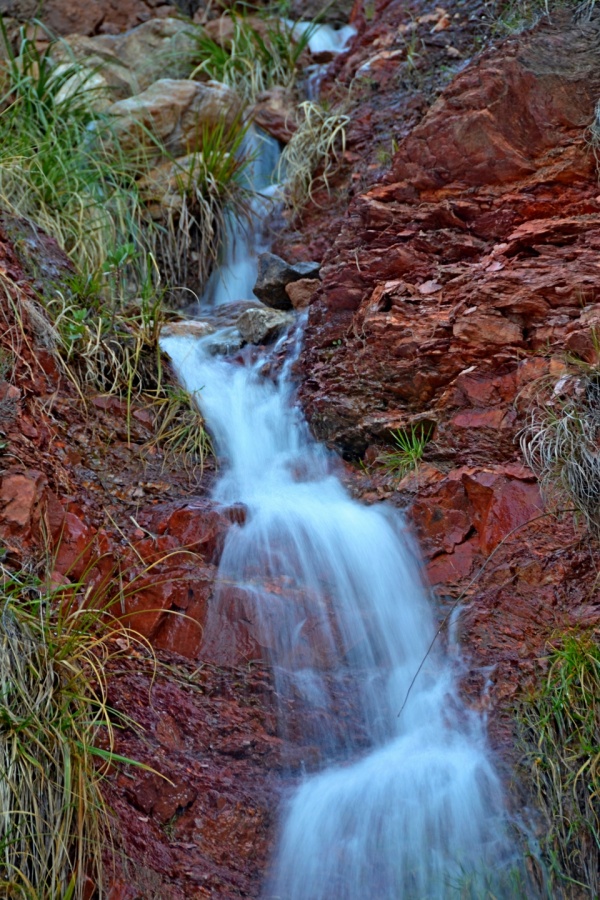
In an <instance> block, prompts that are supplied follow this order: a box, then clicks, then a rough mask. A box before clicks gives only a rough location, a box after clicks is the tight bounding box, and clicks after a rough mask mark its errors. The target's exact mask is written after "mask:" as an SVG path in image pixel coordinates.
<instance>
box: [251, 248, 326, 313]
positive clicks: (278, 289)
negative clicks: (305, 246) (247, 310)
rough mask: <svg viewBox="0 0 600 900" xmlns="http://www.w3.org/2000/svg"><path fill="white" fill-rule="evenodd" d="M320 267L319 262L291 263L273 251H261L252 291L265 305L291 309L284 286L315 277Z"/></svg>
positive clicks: (290, 302)
mask: <svg viewBox="0 0 600 900" xmlns="http://www.w3.org/2000/svg"><path fill="white" fill-rule="evenodd" d="M320 268H321V266H320V263H317V262H299V263H293V264H292V263H287V262H286V261H285V260H284V259H282V258H281V257H280V256H277V255H276V254H275V253H261V254H260V256H259V257H258V276H257V279H256V284H255V285H254V293H255V294H256V296H257V297H258V299H259V300H262V302H263V303H264V304H265V305H266V306H270V307H272V308H273V309H284V310H286V309H291V308H292V301H291V299H290V297H289V296H288V294H287V292H286V286H287V285H288V284H290V283H291V282H293V281H300V279H306V278H314V279H316V278H317V277H318V275H319V269H320Z"/></svg>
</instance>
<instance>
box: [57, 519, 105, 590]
mask: <svg viewBox="0 0 600 900" xmlns="http://www.w3.org/2000/svg"><path fill="white" fill-rule="evenodd" d="M95 534H96V530H95V529H94V528H90V527H89V525H86V523H85V522H83V521H82V520H81V519H80V518H79V517H78V516H76V515H74V514H73V513H71V512H68V513H66V515H65V517H64V519H63V521H62V523H61V525H60V528H59V529H58V530H57V531H56V532H55V533H54V534H53V538H54V541H55V547H56V549H55V557H54V567H55V569H56V571H57V572H60V573H61V574H62V575H64V576H66V577H67V578H68V579H69V580H70V581H79V580H80V579H81V578H82V577H84V576H85V575H86V573H87V570H88V568H89V565H90V561H91V559H92V556H93V555H94V550H95V547H94V546H93V541H94V536H95Z"/></svg>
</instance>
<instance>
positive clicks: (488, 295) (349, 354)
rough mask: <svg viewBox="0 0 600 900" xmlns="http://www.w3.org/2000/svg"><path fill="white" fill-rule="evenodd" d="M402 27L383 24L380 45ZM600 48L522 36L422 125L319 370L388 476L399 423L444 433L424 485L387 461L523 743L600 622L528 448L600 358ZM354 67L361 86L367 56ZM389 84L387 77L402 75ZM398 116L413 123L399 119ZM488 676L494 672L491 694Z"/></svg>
mask: <svg viewBox="0 0 600 900" xmlns="http://www.w3.org/2000/svg"><path fill="white" fill-rule="evenodd" d="M387 10H388V12H389V15H391V11H390V10H391V7H388V8H387ZM388 12H386V15H387V14H388ZM388 26H389V21H388ZM378 28H379V30H378ZM382 28H383V26H378V25H377V24H374V25H373V26H372V32H373V34H374V35H375V37H376V39H381V40H384V38H385V35H384V34H383V31H382ZM368 33H369V30H368V27H367V31H366V32H365V33H364V34H363V37H362V46H363V51H362V56H361V55H360V54H359V53H358V51H357V53H356V58H357V65H358V64H360V65H362V64H364V61H365V59H367V60H368V53H369V43H368V38H367V35H368ZM390 34H391V32H390ZM599 35H600V19H599V18H593V19H592V20H591V21H590V22H588V23H584V24H577V25H575V26H574V25H572V24H571V23H570V22H569V21H568V18H565V19H564V20H561V21H560V22H558V21H557V22H556V23H555V24H550V23H548V22H546V23H542V24H540V25H538V26H537V27H536V28H535V29H533V30H531V31H529V32H527V33H525V34H521V35H519V36H518V37H517V36H513V37H512V38H509V39H508V40H506V41H505V42H503V44H502V45H500V46H497V47H492V48H490V49H488V50H486V51H485V52H484V53H483V54H482V55H480V56H479V57H476V58H475V60H474V61H473V62H472V63H471V64H470V65H469V66H467V67H465V68H464V69H463V70H462V71H461V72H460V74H458V75H457V77H456V78H455V79H454V80H453V81H452V83H451V84H450V86H449V87H448V88H447V89H446V90H445V91H444V93H442V94H441V96H440V97H439V99H438V100H437V101H436V102H435V103H434V104H433V106H432V107H431V109H430V110H429V112H427V114H426V115H425V117H424V118H423V119H422V121H420V122H419V123H418V124H416V125H415V127H413V128H412V130H410V131H409V130H408V129H407V132H408V133H406V132H405V137H404V139H402V140H400V141H399V145H398V149H397V152H396V154H395V156H394V158H393V160H392V161H391V169H390V171H389V172H388V174H387V175H386V176H385V177H384V178H381V179H380V180H379V182H378V183H376V184H375V185H373V186H371V187H370V188H369V189H363V190H362V192H360V191H359V192H357V196H356V197H355V199H354V200H353V201H352V202H351V204H350V207H349V210H348V214H347V216H346V218H345V219H344V220H343V222H342V226H341V231H340V233H339V235H338V237H337V239H336V240H335V241H334V242H332V244H331V246H330V249H329V250H328V251H327V252H326V253H325V256H324V259H323V267H322V270H321V280H322V283H321V286H320V287H319V290H318V292H317V293H316V296H315V297H314V299H313V300H312V302H311V305H310V309H309V320H308V327H307V331H306V334H305V344H304V350H303V354H302V356H301V359H300V366H301V367H302V370H303V373H304V377H303V383H302V385H301V389H300V390H301V398H302V401H303V404H304V408H305V410H306V413H307V417H308V419H309V421H310V424H311V426H312V429H313V431H314V433H315V434H316V435H317V436H318V437H319V438H321V439H324V440H326V441H328V442H329V443H330V444H332V445H335V446H337V447H338V448H340V449H341V450H343V451H344V452H345V453H347V454H350V455H359V454H362V453H363V452H365V450H367V451H368V452H367V461H368V462H369V463H370V464H372V462H373V460H375V459H376V458H377V455H378V453H380V452H381V450H382V443H385V445H386V447H387V449H389V448H390V445H391V443H392V438H391V435H390V432H391V430H392V429H396V428H398V427H400V428H404V429H410V427H411V424H413V423H418V422H419V421H422V420H423V417H424V416H426V417H427V421H431V422H432V423H434V424H435V431H434V434H433V437H432V440H431V441H430V443H429V444H428V445H427V446H426V447H425V451H424V456H425V462H424V463H423V464H422V466H421V467H420V468H419V470H418V471H417V473H411V476H410V477H407V478H406V479H404V480H403V481H402V482H400V483H399V484H397V483H396V484H393V483H392V479H391V477H390V476H389V475H385V474H382V468H381V467H378V466H377V465H375V466H374V467H373V471H374V472H375V476H374V477H375V479H377V478H383V479H384V480H385V479H386V478H387V484H388V485H390V491H389V494H390V495H391V496H392V497H393V498H395V499H397V500H398V501H399V502H402V503H403V504H406V505H407V506H408V507H409V516H410V517H411V518H412V522H413V524H414V525H415V527H416V530H417V534H418V536H419V539H420V543H421V547H422V551H423V555H424V557H425V563H426V571H427V574H428V577H429V580H430V582H431V583H432V584H433V585H434V586H435V589H436V592H437V593H438V595H439V596H440V597H441V598H448V597H452V598H454V600H455V601H457V602H460V604H466V608H465V610H464V612H463V613H462V616H461V618H460V624H459V633H460V636H461V638H462V640H463V642H464V646H465V651H466V653H467V656H468V658H470V659H471V660H472V662H473V667H474V668H473V671H472V672H471V675H470V679H469V680H467V681H468V683H466V686H465V687H466V690H467V692H468V693H470V694H471V695H473V696H475V698H476V699H475V700H474V702H476V703H483V702H485V703H486V704H489V707H490V708H491V709H492V710H494V711H495V714H494V715H493V716H492V717H491V722H492V733H493V735H494V739H495V740H497V741H499V742H502V741H504V742H505V746H506V747H511V746H512V741H511V739H510V737H509V735H510V730H511V728H512V715H513V712H512V705H511V704H512V702H513V698H514V697H515V695H516V694H517V692H518V691H519V690H520V689H522V687H523V684H524V683H525V682H527V680H528V679H531V678H532V676H533V673H534V670H535V665H536V664H535V662H534V660H536V658H538V657H539V656H540V655H542V654H543V652H544V648H545V645H546V641H548V640H549V639H550V638H551V636H552V635H553V633H554V632H555V629H561V628H563V629H564V628H568V627H572V625H573V624H576V623H578V622H580V621H585V622H586V623H588V624H592V623H598V622H599V621H600V607H599V606H598V604H597V602H596V601H594V603H592V604H590V603H589V602H588V600H587V599H586V598H587V597H588V596H591V595H592V594H593V593H594V591H595V587H593V586H592V585H593V583H594V578H595V574H594V573H595V567H594V564H593V563H592V562H591V556H590V554H589V552H588V551H587V550H586V549H584V547H583V544H581V543H580V541H581V532H579V534H578V529H577V526H574V525H573V522H572V520H571V519H570V517H569V516H566V517H562V518H561V517H558V518H557V517H556V516H555V513H554V511H553V510H552V509H548V508H547V507H546V506H545V503H544V500H543V499H542V497H541V496H540V493H539V488H538V486H537V484H536V482H535V477H534V475H533V473H532V472H531V471H529V470H528V469H526V468H525V467H524V465H523V458H522V455H521V451H520V446H519V431H520V429H521V428H522V427H523V426H524V425H525V424H526V422H527V421H528V415H529V412H530V409H531V404H532V402H535V398H536V396H539V391H540V386H541V385H548V384H550V385H551V384H552V383H554V384H555V383H556V382H557V381H558V380H559V379H560V377H561V375H562V374H563V372H564V368H565V351H566V350H568V351H570V352H571V353H573V354H576V355H577V356H579V357H580V358H581V359H582V360H584V361H585V362H587V363H588V364H593V365H597V364H598V352H597V341H595V336H594V334H593V333H592V329H593V328H594V323H596V321H598V319H597V316H598V309H597V307H598V304H597V284H598V251H599V249H600V194H599V191H598V182H597V173H596V165H595V161H594V159H593V155H591V154H590V152H589V148H588V146H587V143H586V128H587V126H589V124H590V123H591V122H592V121H593V120H594V110H595V104H596V102H597V98H598V96H600V41H599ZM392 43H393V38H392V39H391V41H390V46H391V45H392ZM340 70H341V71H343V72H344V73H345V77H348V78H351V77H352V70H351V69H350V68H349V63H346V64H345V68H343V69H342V67H341V64H340ZM371 74H372V77H374V78H375V77H376V78H377V79H378V80H381V81H383V77H384V73H383V67H382V69H381V72H380V71H379V70H377V71H375V70H372V73H371ZM390 77H391V76H390ZM388 85H391V82H388ZM390 89H391V88H390ZM400 105H401V104H400V103H398V105H397V106H396V107H395V108H396V109H399V108H400ZM373 106H375V101H374V100H371V101H370V104H367V103H365V108H363V109H362V110H360V109H359V110H357V111H356V113H355V116H356V118H357V119H358V120H359V121H362V122H363V123H364V125H363V127H364V129H365V131H368V129H369V128H370V125H371V121H372V119H373V118H375V115H376V113H377V122H378V124H379V126H380V127H381V125H382V122H383V119H384V112H383V111H382V110H381V109H379V110H376V112H375V111H374V110H373ZM390 108H392V107H390ZM387 121H388V124H389V127H390V128H393V127H395V123H394V120H393V116H392V113H390V116H389V118H388V120H387ZM369 133H370V132H369ZM355 134H356V133H355ZM361 146H364V143H363V144H362V145H361ZM348 148H349V151H350V153H352V149H353V148H352V139H350V141H349V144H348ZM358 158H359V154H358V153H357V160H358ZM357 165H358V161H357ZM322 217H323V219H325V218H326V217H325V216H322ZM315 218H316V214H315V213H313V220H312V223H311V224H312V227H313V228H314V223H315ZM324 227H325V228H327V227H329V223H328V222H327V221H325V223H324ZM315 230H316V229H315ZM309 240H311V235H310V228H307V230H306V232H305V244H308V242H309ZM296 246H297V247H299V249H300V252H304V249H303V245H302V244H301V243H300V241H299V240H298V242H297V244H296ZM284 249H285V248H284ZM595 344H596V346H595ZM394 488H396V489H397V490H394ZM371 496H373V495H372V494H371ZM375 496H377V494H375ZM479 666H489V667H492V668H491V669H490V670H493V673H494V674H493V679H492V680H493V684H492V687H491V689H490V693H489V695H488V696H487V699H486V700H485V701H484V700H483V698H482V696H479V697H477V694H478V691H479V690H482V691H483V687H484V683H483V681H484V680H482V678H481V676H480V674H477V671H476V667H479ZM490 670H486V671H490ZM477 685H479V687H478V686H477Z"/></svg>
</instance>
